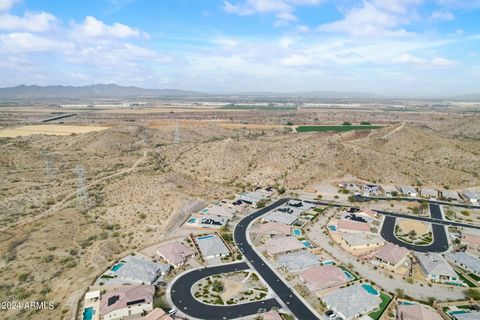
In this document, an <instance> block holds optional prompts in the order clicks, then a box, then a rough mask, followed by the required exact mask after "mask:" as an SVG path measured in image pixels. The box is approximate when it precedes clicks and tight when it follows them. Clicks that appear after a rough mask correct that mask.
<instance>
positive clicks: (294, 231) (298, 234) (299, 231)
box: [293, 229, 302, 237]
mask: <svg viewBox="0 0 480 320" xmlns="http://www.w3.org/2000/svg"><path fill="white" fill-rule="evenodd" d="M293 235H294V236H297V237H298V236H301V235H302V230H300V229H293Z"/></svg>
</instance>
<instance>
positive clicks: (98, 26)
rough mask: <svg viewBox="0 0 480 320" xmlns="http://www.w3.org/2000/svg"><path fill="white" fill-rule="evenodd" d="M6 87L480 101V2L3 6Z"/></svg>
mask: <svg viewBox="0 0 480 320" xmlns="http://www.w3.org/2000/svg"><path fill="white" fill-rule="evenodd" d="M0 57H1V59H0V86H2V87H5V86H14V85H18V84H40V85H49V84H67V85H87V84H93V83H117V84H121V85H136V86H141V87H146V88H178V89H188V90H198V91H204V92H211V93H224V92H244V91H279V92H285V91H323V90H335V91H357V92H370V93H375V94H381V95H390V96H408V97H410V96H412V97H415V96H422V97H435V96H449V95H459V94H468V93H480V85H479V83H480V0H470V1H459V0H436V1H433V0H401V1H400V0H363V1H353V0H336V1H334V0H229V1H222V0H219V1H216V0H162V1H158V0H157V1H154V0H96V1H93V0H84V1H53V0H0Z"/></svg>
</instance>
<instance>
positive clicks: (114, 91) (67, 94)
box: [0, 84, 480, 101]
mask: <svg viewBox="0 0 480 320" xmlns="http://www.w3.org/2000/svg"><path fill="white" fill-rule="evenodd" d="M142 97H145V98H155V97H158V98H161V97H172V98H175V97H179V98H180V97H181V98H188V97H210V98H217V99H222V98H223V97H230V98H231V97H251V98H288V99H297V98H298V99H302V98H303V99H388V98H389V97H387V96H380V95H376V94H371V93H363V92H346V91H345V92H342V91H304V92H271V91H259V92H236V93H234V92H231V93H217V94H208V93H203V92H197V91H189V90H179V89H144V88H139V87H134V86H119V85H116V84H95V85H89V86H79V87H75V86H37V85H28V86H27V85H20V86H16V87H9V88H0V98H2V99H60V98H67V99H81V98H83V99H88V98H142ZM406 98H407V97H406ZM407 99H408V98H407ZM419 99H420V98H419ZM435 100H436V99H435ZM438 100H452V101H480V94H471V95H462V96H453V97H443V98H438Z"/></svg>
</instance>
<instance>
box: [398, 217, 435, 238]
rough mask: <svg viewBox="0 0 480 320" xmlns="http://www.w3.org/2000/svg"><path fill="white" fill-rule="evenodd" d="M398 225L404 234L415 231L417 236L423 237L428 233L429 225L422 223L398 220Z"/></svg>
mask: <svg viewBox="0 0 480 320" xmlns="http://www.w3.org/2000/svg"><path fill="white" fill-rule="evenodd" d="M397 224H398V226H399V227H400V229H401V230H402V232H403V233H409V232H411V231H415V233H416V234H418V235H422V234H424V233H425V232H427V231H428V224H426V223H425V222H421V221H415V220H407V219H398V223H397Z"/></svg>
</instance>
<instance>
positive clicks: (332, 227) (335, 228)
mask: <svg viewBox="0 0 480 320" xmlns="http://www.w3.org/2000/svg"><path fill="white" fill-rule="evenodd" d="M328 229H330V230H332V231H337V227H336V226H332V225H330V226H328Z"/></svg>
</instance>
